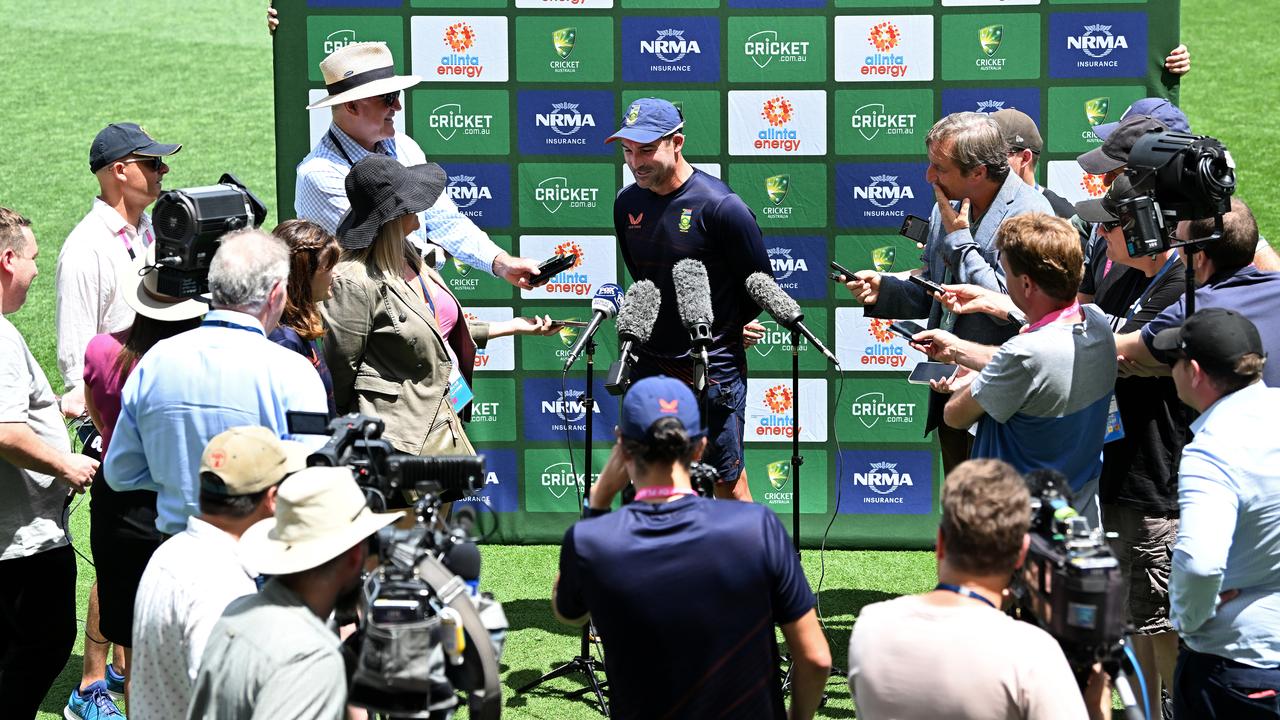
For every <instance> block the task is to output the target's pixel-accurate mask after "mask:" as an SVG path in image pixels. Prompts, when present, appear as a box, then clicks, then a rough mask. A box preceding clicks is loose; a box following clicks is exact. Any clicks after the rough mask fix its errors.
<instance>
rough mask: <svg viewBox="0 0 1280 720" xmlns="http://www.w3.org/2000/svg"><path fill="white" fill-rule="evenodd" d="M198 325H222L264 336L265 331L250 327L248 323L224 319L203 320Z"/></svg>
mask: <svg viewBox="0 0 1280 720" xmlns="http://www.w3.org/2000/svg"><path fill="white" fill-rule="evenodd" d="M200 325H201V326H202V327H224V328H231V329H232V330H244V331H246V332H251V333H257V334H259V335H262V336H266V333H264V332H262V331H261V330H259V329H258V328H256V327H252V326H250V325H237V324H236V323H233V322H227V321H226V320H205V321H204V322H202V323H200Z"/></svg>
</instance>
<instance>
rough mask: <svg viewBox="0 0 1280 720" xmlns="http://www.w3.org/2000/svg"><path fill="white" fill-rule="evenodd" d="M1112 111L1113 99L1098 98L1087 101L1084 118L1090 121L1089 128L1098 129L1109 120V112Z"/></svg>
mask: <svg viewBox="0 0 1280 720" xmlns="http://www.w3.org/2000/svg"><path fill="white" fill-rule="evenodd" d="M1110 109H1111V98H1109V97H1096V98H1094V99H1092V100H1086V101H1085V104H1084V116H1085V118H1086V119H1087V120H1088V121H1089V127H1096V126H1097V125H1099V124H1101V123H1102V121H1103V120H1106V119H1107V111H1108V110H1110Z"/></svg>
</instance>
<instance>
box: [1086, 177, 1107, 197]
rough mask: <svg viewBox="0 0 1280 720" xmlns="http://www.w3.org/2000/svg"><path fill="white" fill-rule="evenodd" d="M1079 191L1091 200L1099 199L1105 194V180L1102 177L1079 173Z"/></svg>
mask: <svg viewBox="0 0 1280 720" xmlns="http://www.w3.org/2000/svg"><path fill="white" fill-rule="evenodd" d="M1080 189H1081V190H1084V191H1085V194H1087V195H1088V196H1089V197H1091V198H1100V197H1102V196H1103V195H1106V194H1107V185H1106V180H1105V179H1104V176H1103V175H1091V174H1089V173H1081V177H1080Z"/></svg>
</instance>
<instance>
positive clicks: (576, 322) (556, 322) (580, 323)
mask: <svg viewBox="0 0 1280 720" xmlns="http://www.w3.org/2000/svg"><path fill="white" fill-rule="evenodd" d="M551 324H552V325H555V326H557V327H559V326H564V325H568V326H569V327H586V326H587V325H589V324H590V323H588V322H587V321H586V320H556V319H555V318H552V320H551Z"/></svg>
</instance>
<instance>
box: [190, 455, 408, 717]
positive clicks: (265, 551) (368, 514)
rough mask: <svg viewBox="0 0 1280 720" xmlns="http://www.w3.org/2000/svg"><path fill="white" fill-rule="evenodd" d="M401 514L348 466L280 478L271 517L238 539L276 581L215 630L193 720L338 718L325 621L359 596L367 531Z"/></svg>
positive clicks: (338, 658) (338, 685)
mask: <svg viewBox="0 0 1280 720" xmlns="http://www.w3.org/2000/svg"><path fill="white" fill-rule="evenodd" d="M399 518H400V515H399V514H398V513H375V512H373V511H371V510H369V507H368V505H367V504H366V503H365V499H364V493H362V492H361V491H360V487H359V486H358V485H356V482H355V480H354V479H353V478H352V476H351V470H349V469H348V468H345V467H309V468H307V469H305V470H302V471H301V472H298V473H296V474H294V475H290V476H289V477H288V478H287V479H286V480H285V481H284V482H283V483H281V484H280V489H279V491H278V493H277V494H276V512H275V517H271V518H267V519H265V520H262V521H261V522H259V523H257V524H255V525H254V526H252V527H250V528H249V529H248V530H247V531H246V532H245V533H244V535H242V536H241V538H240V549H241V557H243V558H244V561H245V563H246V564H248V565H251V566H252V567H253V568H254V569H255V570H257V571H258V572H260V573H262V574H264V575H270V576H272V579H271V580H269V581H268V582H267V584H266V585H264V586H263V588H262V592H260V593H258V594H257V595H250V596H248V597H243V598H240V599H239V600H236V601H235V602H233V603H231V605H229V606H228V607H227V610H226V612H224V613H223V614H222V619H220V620H219V621H218V624H217V625H215V626H214V628H213V632H212V633H210V635H209V643H208V645H206V646H205V651H204V656H203V657H202V659H201V662H200V674H199V675H198V676H197V677H196V684H195V688H194V691H193V693H192V697H191V705H190V707H189V708H188V709H187V717H188V718H208V719H210V720H214V719H217V720H233V719H234V720H246V719H248V718H271V720H289V719H290V718H297V720H304V719H308V720H309V719H311V718H339V717H342V716H343V712H344V708H345V707H346V702H347V677H346V670H345V667H344V665H343V661H342V654H341V652H340V651H339V649H338V636H337V634H335V633H334V632H333V631H331V630H329V628H328V627H326V625H325V621H326V620H327V619H328V618H329V615H330V614H332V613H333V610H334V608H335V607H337V606H338V605H339V603H340V602H342V601H343V600H344V599H346V598H349V597H350V596H351V595H352V594H353V593H356V592H359V590H360V571H361V569H362V568H363V567H364V562H365V559H366V558H367V557H368V543H367V540H368V539H369V537H370V536H371V535H373V534H374V533H376V532H378V530H380V529H381V528H383V527H385V526H387V525H390V524H391V523H392V522H395V521H396V520H398V519H399Z"/></svg>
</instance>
